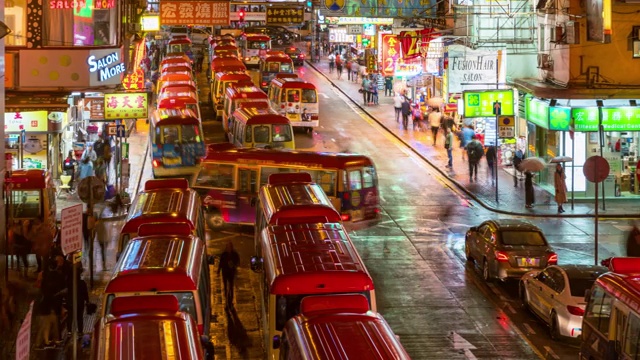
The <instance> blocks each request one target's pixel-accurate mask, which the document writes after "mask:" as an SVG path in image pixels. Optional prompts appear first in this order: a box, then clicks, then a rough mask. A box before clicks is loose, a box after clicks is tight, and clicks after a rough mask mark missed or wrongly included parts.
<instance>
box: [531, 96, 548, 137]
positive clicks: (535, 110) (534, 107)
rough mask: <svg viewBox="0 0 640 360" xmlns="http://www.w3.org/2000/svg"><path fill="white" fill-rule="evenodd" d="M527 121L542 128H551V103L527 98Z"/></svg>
mask: <svg viewBox="0 0 640 360" xmlns="http://www.w3.org/2000/svg"><path fill="white" fill-rule="evenodd" d="M525 102H526V103H525V104H526V115H527V121H529V122H531V123H533V124H536V125H538V126H540V127H542V128H545V129H548V128H549V103H548V102H546V101H542V100H537V99H533V98H531V97H527V98H526V100H525Z"/></svg>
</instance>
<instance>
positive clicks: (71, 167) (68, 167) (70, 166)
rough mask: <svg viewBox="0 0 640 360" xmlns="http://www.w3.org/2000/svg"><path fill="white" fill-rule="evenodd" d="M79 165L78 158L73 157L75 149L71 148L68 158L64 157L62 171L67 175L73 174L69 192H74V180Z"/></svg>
mask: <svg viewBox="0 0 640 360" xmlns="http://www.w3.org/2000/svg"><path fill="white" fill-rule="evenodd" d="M77 165H78V162H77V161H76V159H75V158H74V157H73V150H69V154H68V155H67V158H66V159H64V163H63V164H62V171H63V172H64V174H65V175H67V176H71V180H70V181H69V190H67V191H68V192H73V191H74V190H73V180H74V179H75V177H76V166H77Z"/></svg>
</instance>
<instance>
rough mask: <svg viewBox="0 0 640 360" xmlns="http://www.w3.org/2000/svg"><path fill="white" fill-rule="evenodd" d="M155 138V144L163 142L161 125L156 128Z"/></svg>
mask: <svg viewBox="0 0 640 360" xmlns="http://www.w3.org/2000/svg"><path fill="white" fill-rule="evenodd" d="M154 139H155V141H154V143H155V144H162V137H161V133H160V128H159V127H157V128H156V136H155V138H154Z"/></svg>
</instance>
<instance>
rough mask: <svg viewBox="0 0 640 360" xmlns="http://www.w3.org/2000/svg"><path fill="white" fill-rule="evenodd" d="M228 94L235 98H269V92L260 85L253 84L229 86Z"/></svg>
mask: <svg viewBox="0 0 640 360" xmlns="http://www.w3.org/2000/svg"><path fill="white" fill-rule="evenodd" d="M227 95H228V96H229V97H231V98H233V99H236V98H254V99H255V98H257V99H268V98H269V97H268V96H267V94H265V93H264V91H262V89H260V88H259V87H257V86H255V85H252V86H232V87H229V88H227Z"/></svg>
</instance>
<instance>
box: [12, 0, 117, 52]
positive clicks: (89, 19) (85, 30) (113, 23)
mask: <svg viewBox="0 0 640 360" xmlns="http://www.w3.org/2000/svg"><path fill="white" fill-rule="evenodd" d="M71 3H72V2H70V1H44V2H42V8H43V9H42V12H41V13H42V23H41V24H38V23H37V22H36V23H34V24H33V25H31V26H33V27H38V26H41V27H42V43H43V45H44V46H101V45H115V44H116V42H117V37H116V32H117V29H118V26H117V9H116V2H115V0H106V1H98V0H87V1H85V2H82V4H83V7H80V8H79V7H71V8H68V7H69V5H70V4H71ZM73 4H75V2H73ZM34 7H37V5H35V4H34V3H28V2H27V0H12V1H10V2H9V1H8V2H7V3H6V5H5V23H6V24H7V25H8V26H9V27H10V28H11V29H12V30H13V34H11V35H9V36H8V37H7V40H6V45H10V46H11V45H14V46H25V45H26V43H27V38H26V34H27V33H28V32H29V31H30V30H29V29H28V28H27V27H28V25H27V14H28V13H29V11H31V12H33V11H35V10H34V9H33V8H34Z"/></svg>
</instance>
